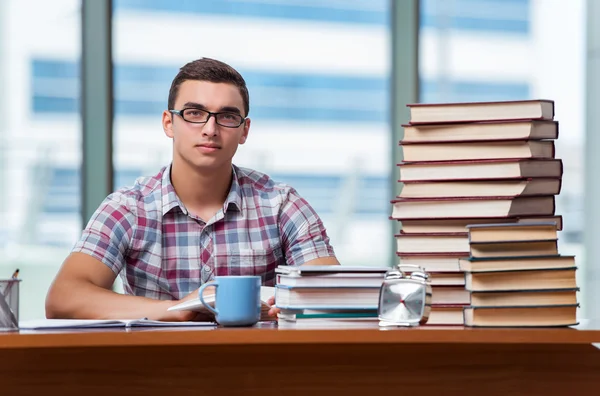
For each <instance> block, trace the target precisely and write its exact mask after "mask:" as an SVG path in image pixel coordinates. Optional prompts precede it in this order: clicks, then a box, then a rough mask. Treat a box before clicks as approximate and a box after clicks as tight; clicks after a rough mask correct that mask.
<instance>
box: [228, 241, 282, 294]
mask: <svg viewBox="0 0 600 396" xmlns="http://www.w3.org/2000/svg"><path fill="white" fill-rule="evenodd" d="M281 256H282V254H281V249H280V248H278V247H277V248H268V249H243V248H240V249H236V250H230V251H228V252H227V257H225V258H223V259H225V260H223V259H221V260H219V261H220V263H218V264H217V266H218V267H217V268H218V270H217V272H218V273H219V275H220V274H225V273H226V275H238V276H239V275H246V276H249V275H257V276H260V277H261V278H262V283H263V284H266V285H270V284H271V283H273V280H274V279H275V268H276V267H277V266H278V265H279V264H280V261H281V260H280V258H281ZM223 266H226V270H225V271H224V268H223Z"/></svg>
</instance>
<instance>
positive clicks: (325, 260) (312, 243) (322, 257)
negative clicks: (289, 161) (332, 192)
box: [267, 189, 340, 317]
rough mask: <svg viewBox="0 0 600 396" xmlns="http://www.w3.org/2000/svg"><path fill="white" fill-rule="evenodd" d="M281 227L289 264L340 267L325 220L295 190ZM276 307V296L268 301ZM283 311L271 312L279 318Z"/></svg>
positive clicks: (289, 200) (285, 206) (291, 194)
mask: <svg viewBox="0 0 600 396" xmlns="http://www.w3.org/2000/svg"><path fill="white" fill-rule="evenodd" d="M279 218H280V222H279V228H280V231H281V235H282V241H283V247H284V252H285V256H286V261H287V263H288V265H340V263H339V261H338V259H337V258H336V257H335V254H334V252H333V248H332V247H331V245H330V244H329V236H327V231H326V230H325V226H324V225H323V223H322V222H321V219H320V218H319V216H318V215H317V213H316V212H315V210H314V209H313V208H312V207H311V206H310V205H309V203H308V202H307V201H306V200H304V199H303V198H302V197H300V196H299V195H298V193H297V192H296V191H295V190H293V189H292V190H291V191H290V192H289V194H288V196H287V202H286V203H285V204H284V205H283V206H282V210H281V213H280V217H279ZM267 303H268V304H269V305H274V304H275V296H273V297H271V298H270V299H269V301H267ZM279 311H280V310H279V308H276V307H275V306H273V307H271V309H270V310H269V316H272V317H277V314H278V313H279Z"/></svg>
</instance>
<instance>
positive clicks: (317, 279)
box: [276, 272, 385, 287]
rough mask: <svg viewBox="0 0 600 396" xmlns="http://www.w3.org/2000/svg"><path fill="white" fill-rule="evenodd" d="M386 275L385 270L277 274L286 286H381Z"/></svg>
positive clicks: (280, 282) (281, 282)
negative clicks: (302, 274)
mask: <svg viewBox="0 0 600 396" xmlns="http://www.w3.org/2000/svg"><path fill="white" fill-rule="evenodd" d="M384 277H385V272H373V273H337V274H317V275H305V276H299V275H294V274H290V275H284V274H277V276H276V283H277V284H278V285H284V286H319V287H380V286H381V283H382V282H383V278H384Z"/></svg>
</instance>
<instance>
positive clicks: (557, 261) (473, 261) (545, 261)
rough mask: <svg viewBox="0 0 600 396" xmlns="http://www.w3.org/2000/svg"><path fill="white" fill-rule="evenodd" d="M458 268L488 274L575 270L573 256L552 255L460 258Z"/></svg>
mask: <svg viewBox="0 0 600 396" xmlns="http://www.w3.org/2000/svg"><path fill="white" fill-rule="evenodd" d="M459 266H460V269H461V270H462V271H465V272H490V271H511V270H536V269H551V268H570V267H572V268H575V266H576V265H575V256H564V255H559V254H554V255H550V256H529V257H524V256H521V257H482V258H473V257H471V258H461V259H459Z"/></svg>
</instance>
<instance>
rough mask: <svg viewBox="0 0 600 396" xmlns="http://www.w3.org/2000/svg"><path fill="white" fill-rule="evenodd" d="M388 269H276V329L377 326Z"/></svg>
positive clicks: (303, 267) (325, 267) (319, 267)
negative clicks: (383, 285) (277, 321)
mask: <svg viewBox="0 0 600 396" xmlns="http://www.w3.org/2000/svg"><path fill="white" fill-rule="evenodd" d="M389 269H390V268H389V267H350V266H337V265H336V266H331V265H328V266H315V265H308V266H299V267H288V266H279V267H277V268H276V269H275V271H276V274H277V275H276V286H275V302H276V306H277V307H278V308H280V310H281V311H280V313H279V314H278V319H279V327H280V328H285V327H287V326H290V327H294V328H307V327H311V326H323V325H332V324H333V325H343V326H346V327H350V326H364V324H365V323H371V324H377V323H378V320H377V306H378V304H379V290H380V289H381V285H382V283H383V279H384V277H385V274H386V272H387V271H388V270H389Z"/></svg>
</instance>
